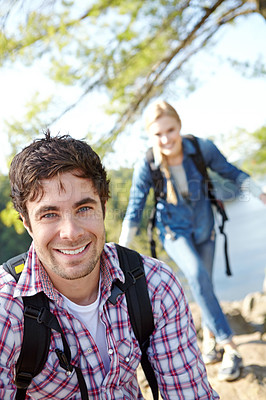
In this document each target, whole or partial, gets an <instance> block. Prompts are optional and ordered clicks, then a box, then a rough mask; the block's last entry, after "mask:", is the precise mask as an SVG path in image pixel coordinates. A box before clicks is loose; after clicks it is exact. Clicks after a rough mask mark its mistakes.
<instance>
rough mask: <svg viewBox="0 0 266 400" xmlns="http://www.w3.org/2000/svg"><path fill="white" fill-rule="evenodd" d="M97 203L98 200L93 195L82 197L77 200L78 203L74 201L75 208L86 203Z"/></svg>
mask: <svg viewBox="0 0 266 400" xmlns="http://www.w3.org/2000/svg"><path fill="white" fill-rule="evenodd" d="M88 203H89V204H97V200H95V199H93V198H92V197H86V198H85V199H81V200H79V201H77V202H76V203H74V206H73V208H77V207H80V206H82V205H84V204H88Z"/></svg>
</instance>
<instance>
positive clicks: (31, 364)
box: [3, 253, 51, 400]
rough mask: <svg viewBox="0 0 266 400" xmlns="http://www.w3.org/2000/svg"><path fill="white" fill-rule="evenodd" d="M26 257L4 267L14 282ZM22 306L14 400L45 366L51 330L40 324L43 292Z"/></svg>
mask: <svg viewBox="0 0 266 400" xmlns="http://www.w3.org/2000/svg"><path fill="white" fill-rule="evenodd" d="M26 259H27V253H22V254H19V255H18V256H16V257H13V258H11V259H10V260H8V261H6V262H5V263H4V264H3V268H4V269H5V271H6V272H8V273H10V274H11V275H12V276H13V277H14V278H15V280H16V281H18V279H19V277H20V274H21V272H22V270H23V268H24V264H25V262H26ZM22 299H23V304H24V333H23V342H22V347H21V352H20V355H19V358H18V361H17V364H16V376H15V385H16V386H17V394H16V400H23V399H25V397H26V391H27V388H28V386H29V385H30V383H31V381H32V379H33V377H34V376H36V375H38V374H39V373H40V372H41V371H42V369H43V367H44V364H45V363H46V360H47V356H48V351H49V346H50V336H51V329H50V328H48V327H47V326H45V325H44V324H41V323H39V321H38V319H37V317H36V318H35V316H38V312H40V310H43V309H47V310H49V301H48V298H47V297H46V296H45V294H44V293H43V292H40V293H37V294H36V295H34V296H29V297H23V298H22Z"/></svg>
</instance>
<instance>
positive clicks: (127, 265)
mask: <svg viewBox="0 0 266 400" xmlns="http://www.w3.org/2000/svg"><path fill="white" fill-rule="evenodd" d="M116 249H117V253H118V258H119V263H120V267H121V269H122V271H123V272H124V274H125V283H124V284H122V283H121V282H120V281H116V282H115V283H114V285H113V288H112V294H111V296H110V298H109V301H110V302H111V303H113V304H115V303H116V298H117V296H118V295H120V294H122V293H125V294H126V299H127V306H128V312H129V316H130V321H131V325H132V328H133V331H134V333H135V336H136V338H137V340H138V342H139V345H140V348H141V352H142V356H141V365H142V368H143V371H144V373H145V376H146V379H147V381H148V383H149V385H150V387H151V390H152V394H153V398H154V399H155V400H158V384H157V381H156V378H155V374H154V370H153V368H152V366H151V364H150V362H149V360H148V356H147V348H148V346H149V337H150V335H151V334H152V332H153V330H154V321H153V313H152V307H151V302H150V298H149V293H148V289H147V282H146V276H145V272H144V266H143V262H142V258H141V256H140V254H139V253H137V252H136V251H134V250H131V249H128V248H125V247H122V246H120V245H118V244H116Z"/></svg>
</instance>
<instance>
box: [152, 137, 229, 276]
mask: <svg viewBox="0 0 266 400" xmlns="http://www.w3.org/2000/svg"><path fill="white" fill-rule="evenodd" d="M183 137H185V138H186V139H188V140H190V141H191V143H192V144H193V146H194V147H195V149H196V153H195V154H191V155H190V157H191V159H192V161H193V163H194V165H195V166H196V168H197V169H198V171H199V172H200V174H201V175H202V176H203V179H204V184H205V188H206V190H207V195H208V198H209V199H210V201H211V204H212V205H213V206H215V208H216V210H217V212H218V213H219V214H220V216H221V223H220V225H219V231H220V233H221V234H222V235H223V236H224V254H225V264H226V274H227V275H228V276H230V275H232V272H231V268H230V264H229V257H228V244H227V236H226V233H225V232H224V225H225V222H226V221H228V217H227V214H226V211H225V208H224V204H223V202H222V200H220V199H217V198H216V196H215V194H214V193H215V191H214V187H213V183H212V181H211V179H210V177H209V175H208V171H207V168H206V164H205V161H204V158H203V155H202V152H201V150H200V146H199V143H198V140H197V138H196V137H195V136H193V135H184V136H183ZM146 159H147V161H148V164H149V167H150V172H151V176H152V181H153V188H154V203H155V204H154V207H153V209H152V211H151V214H150V218H149V221H148V226H147V235H148V240H149V243H150V249H151V255H152V257H154V258H157V254H156V243H155V240H154V238H153V230H154V227H155V221H156V206H157V203H158V201H159V200H160V199H164V200H165V199H166V193H165V191H164V178H163V175H162V172H161V170H160V166H158V165H155V161H154V155H153V150H152V148H149V149H148V150H147V153H146Z"/></svg>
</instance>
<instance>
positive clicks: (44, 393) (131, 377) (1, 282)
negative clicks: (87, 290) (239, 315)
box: [0, 243, 219, 400]
mask: <svg viewBox="0 0 266 400" xmlns="http://www.w3.org/2000/svg"><path fill="white" fill-rule="evenodd" d="M143 261H144V266H145V272H146V278H147V282H148V291H149V295H150V299H151V302H152V309H153V314H154V322H155V330H154V333H153V334H152V336H151V340H150V346H149V348H148V355H149V359H150V361H151V364H152V366H153V368H154V371H155V375H156V378H157V381H158V385H159V389H160V393H161V396H162V398H163V399H171V400H173V399H179V400H182V399H185V400H189V399H191V400H192V399H193V400H195V399H201V400H205V399H206V400H207V399H219V396H218V395H217V393H216V392H215V391H214V390H213V389H212V388H211V386H210V384H209V383H208V380H207V375H206V370H205V366H204V363H203V361H202V358H201V354H200V351H199V349H198V346H197V338H196V332H195V328H194V325H193V322H192V317H191V313H190V310H189V307H188V304H187V301H186V299H185V296H184V293H183V290H182V288H181V286H180V283H179V282H178V280H177V278H176V277H175V275H174V274H173V272H172V270H171V269H170V268H169V267H168V266H167V265H165V264H164V263H162V262H160V261H158V260H155V259H152V258H150V257H146V256H143ZM101 274H102V281H101V298H100V305H99V313H100V319H101V321H102V322H103V323H104V325H105V327H106V339H107V347H108V354H109V356H110V370H109V371H108V372H107V373H106V372H105V369H104V365H103V362H102V360H101V356H100V353H99V351H98V348H97V346H96V344H95V342H94V340H93V338H92V336H91V335H90V333H89V331H88V330H87V329H86V327H85V326H84V325H83V324H82V323H81V322H80V321H79V320H78V319H76V318H75V317H74V316H73V315H71V314H69V312H68V311H67V307H66V304H65V302H64V299H63V297H62V296H61V294H60V293H59V292H58V291H57V290H56V289H55V288H54V287H53V285H52V283H51V281H50V279H49V277H48V275H47V273H46V271H45V270H44V269H43V267H42V266H41V265H40V263H39V261H38V258H37V256H36V253H35V251H34V247H33V245H32V246H31V248H30V250H29V255H28V260H27V262H26V264H25V267H24V269H23V271H22V273H21V276H20V279H19V282H18V283H17V284H16V283H15V281H14V279H13V278H12V277H11V276H10V275H9V274H7V273H6V272H5V271H4V270H3V269H2V268H1V269H0V309H1V312H0V399H1V400H13V399H14V398H15V393H16V388H15V386H14V384H13V383H12V381H13V371H14V366H15V364H16V362H17V359H18V356H19V354H20V350H21V342H22V334H23V302H22V299H21V296H31V295H34V294H35V293H37V292H39V291H44V292H45V294H46V295H47V296H48V297H49V299H50V300H51V301H50V309H51V311H52V313H54V314H55V315H56V317H57V318H58V320H59V322H60V325H61V327H62V329H63V332H64V334H65V337H66V340H67V342H68V344H69V347H70V350H71V357H72V364H73V365H76V366H80V368H81V370H82V372H83V375H84V378H85V381H86V385H87V388H88V395H89V399H93V400H98V399H99V400H100V399H101V400H103V399H106V400H107V399H109V400H133V399H143V396H142V394H141V391H140V389H139V386H138V382H137V376H136V368H137V366H138V365H139V363H140V357H141V352H140V348H139V345H138V342H137V340H136V338H135V335H134V333H133V331H132V327H131V324H130V320H129V314H128V310H127V305H126V299H125V295H121V296H120V297H119V298H118V301H117V304H116V305H113V304H111V303H110V302H108V301H107V300H108V297H109V296H110V291H111V286H112V282H113V281H114V280H116V279H119V280H122V281H123V280H124V278H123V273H122V271H121V269H120V267H119V262H118V257H117V252H116V249H115V246H114V244H111V243H108V244H106V245H105V247H104V250H103V253H102V257H101ZM57 348H59V349H61V350H63V344H62V340H61V336H60V334H59V333H57V332H55V331H52V336H51V344H50V350H49V355H48V358H47V362H46V364H45V367H44V369H43V371H42V372H41V373H40V374H39V375H37V376H36V377H35V378H34V379H33V381H32V383H31V385H30V387H29V389H28V391H27V397H26V398H27V399H40V400H41V399H42V400H44V399H54V400H60V399H64V400H80V399H81V394H80V391H79V386H78V381H77V376H76V373H75V372H73V373H72V374H71V375H70V376H67V375H66V373H65V370H64V369H62V368H61V367H60V365H59V361H58V358H57V356H56V353H55V349H57Z"/></svg>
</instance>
